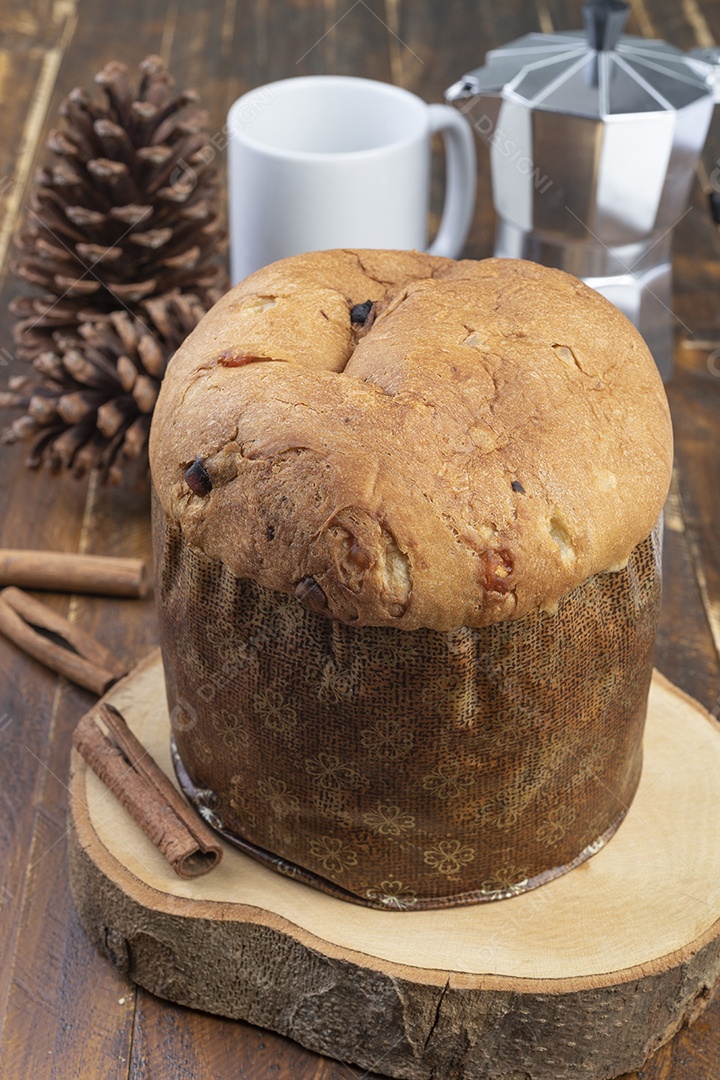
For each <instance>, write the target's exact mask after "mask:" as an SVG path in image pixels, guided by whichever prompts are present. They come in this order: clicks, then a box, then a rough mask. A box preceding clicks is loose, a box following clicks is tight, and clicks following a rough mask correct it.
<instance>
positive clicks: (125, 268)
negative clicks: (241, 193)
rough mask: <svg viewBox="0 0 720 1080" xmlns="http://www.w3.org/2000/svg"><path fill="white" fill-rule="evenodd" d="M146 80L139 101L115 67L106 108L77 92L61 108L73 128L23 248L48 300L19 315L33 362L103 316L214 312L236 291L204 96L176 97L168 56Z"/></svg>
mask: <svg viewBox="0 0 720 1080" xmlns="http://www.w3.org/2000/svg"><path fill="white" fill-rule="evenodd" d="M140 73H141V74H140V82H139V85H138V87H137V89H136V90H135V89H133V87H132V86H131V84H130V80H129V78H128V70H127V68H126V67H125V65H123V64H120V63H115V62H113V63H109V64H106V65H105V67H104V68H103V69H102V71H100V72H99V73H98V75H96V77H95V82H96V83H97V85H98V86H100V87H101V88H102V90H103V92H104V95H105V99H106V100H105V102H103V103H102V104H99V103H98V102H96V101H95V100H93V98H92V97H91V96H90V95H89V94H88V93H87V92H86V91H85V90H83V89H80V88H78V89H75V90H73V91H72V92H71V94H70V95H69V97H68V98H67V99H66V100H65V102H64V103H63V105H62V106H61V109H60V113H61V116H62V117H63V119H64V121H65V123H64V127H63V129H62V130H58V131H53V132H52V133H51V134H50V137H49V139H48V143H47V145H48V148H49V149H50V150H51V151H52V153H53V154H54V155H55V161H54V163H53V164H49V165H47V166H45V167H44V168H41V169H40V170H39V171H38V173H37V174H36V177H35V189H34V192H33V195H32V198H31V201H30V215H29V218H28V222H27V227H26V228H25V230H24V231H23V232H21V233H20V235H19V236H18V238H17V240H16V246H17V248H18V250H19V252H20V256H19V258H18V260H17V262H16V263H15V264H14V266H13V270H14V272H15V273H16V274H17V276H18V277H20V278H22V279H23V280H25V281H27V282H29V283H30V284H31V285H33V286H35V287H36V288H37V289H39V290H41V295H28V296H21V297H20V298H18V299H17V300H16V301H14V303H13V304H12V305H11V310H12V312H13V314H14V315H15V316H16V317H17V318H18V320H19V321H18V323H17V324H16V326H15V341H16V344H17V346H18V348H17V353H18V356H20V357H21V358H22V359H25V360H33V359H34V358H35V357H36V356H38V355H39V354H40V353H42V352H44V351H47V350H48V349H49V350H52V351H56V342H55V339H54V335H55V334H56V333H57V332H60V334H65V335H66V334H68V333H73V332H75V331H76V329H77V326H78V325H79V324H80V323H81V322H84V321H86V320H87V319H89V318H92V316H93V314H96V313H98V312H99V313H102V314H107V313H109V312H111V311H114V310H118V309H121V308H125V309H127V310H130V311H137V310H138V306H139V305H140V304H141V303H142V301H143V300H146V299H148V298H151V297H157V296H162V295H165V294H167V293H169V292H171V291H173V290H179V291H180V292H186V293H193V294H194V295H196V296H197V297H198V298H199V300H200V302H201V303H202V304H204V305H205V306H206V307H210V306H211V305H212V303H214V301H215V300H216V299H217V297H218V296H219V295H220V294H221V292H222V291H223V290H224V288H225V286H226V280H225V271H224V267H223V266H222V265H221V264H220V263H219V262H218V256H219V255H221V254H222V253H224V250H225V236H224V233H223V231H222V229H221V227H220V223H219V221H218V218H217V216H216V211H215V208H216V206H217V205H218V188H219V179H218V174H217V170H216V169H214V168H212V167H211V166H210V164H209V162H210V161H212V159H213V158H214V157H215V150H214V147H213V146H212V144H211V142H210V139H209V136H208V132H207V130H206V123H207V117H206V114H205V113H204V112H202V111H201V110H200V109H198V108H197V105H196V102H197V95H196V93H195V91H193V90H186V91H183V92H182V93H180V94H178V95H176V96H173V92H172V88H173V80H172V78H171V77H170V75H169V74H168V72H167V71H166V70H165V67H164V64H163V61H162V60H161V59H160V58H159V57H157V56H149V57H147V58H146V59H145V60H144V61H143V62H142V64H141V65H140Z"/></svg>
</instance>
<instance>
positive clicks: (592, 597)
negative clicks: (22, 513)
mask: <svg viewBox="0 0 720 1080" xmlns="http://www.w3.org/2000/svg"><path fill="white" fill-rule="evenodd" d="M154 528H155V552H156V568H157V591H158V611H159V617H160V628H161V641H162V649H163V658H164V664H165V675H166V681H167V693H168V701H169V706H170V711H171V720H172V726H173V732H174V740H175V755H174V756H175V762H176V767H177V770H178V775H179V777H180V780H181V783H182V784H183V787H184V788H185V790H186V792H187V794H189V795H190V796H191V797H192V798H194V799H195V800H196V801H197V802H198V804H199V805H200V806H201V808H202V810H203V813H204V816H205V817H206V818H207V819H208V820H210V821H211V823H212V824H214V825H215V827H216V828H218V829H219V830H220V831H221V832H222V833H223V834H224V835H225V836H227V837H228V838H229V839H232V840H233V841H234V842H235V843H237V844H239V846H240V847H242V848H243V850H245V851H247V852H249V853H250V854H252V855H253V856H254V857H255V858H258V859H260V860H262V861H264V862H266V863H267V864H268V865H271V866H273V867H274V868H275V869H276V870H278V871H280V872H282V873H285V874H289V875H291V876H293V877H295V878H298V879H300V880H303V881H305V882H307V883H309V884H312V885H314V886H316V887H317V888H320V889H323V890H325V891H326V892H330V893H332V894H334V895H336V896H342V897H344V898H345V899H348V900H353V901H355V902H357V903H361V904H366V905H370V906H373V907H378V908H390V909H414V910H417V909H420V908H431V907H443V906H450V905H460V904H467V903H476V902H479V901H484V900H496V899H502V898H505V897H508V896H512V895H514V894H516V893H519V892H523V891H525V890H526V889H529V888H532V887H534V886H536V885H539V884H541V883H542V882H544V881H547V880H549V879H550V878H551V877H555V876H557V875H558V874H560V873H562V872H564V871H565V870H568V869H570V868H571V867H572V866H575V865H577V864H578V863H579V862H581V861H582V860H583V859H585V858H587V857H588V856H590V855H592V854H594V852H596V851H598V850H599V849H600V848H601V847H602V846H603V844H604V843H605V841H606V840H607V839H608V838H609V837H610V836H612V834H613V832H614V831H615V829H616V828H617V826H618V824H619V823H620V822H621V821H622V818H623V817H624V815H625V814H626V812H627V809H628V807H629V805H630V802H631V800H632V798H633V795H634V793H635V790H636V787H637V784H638V781H639V778H640V769H641V762H642V735H643V727H644V722H645V711H646V705H647V695H648V689H649V685H650V678H651V672H652V649H653V642H654V637H655V630H656V624H657V618H658V612H659V601H660V567H659V552H658V544H657V535H656V534H655V533H654V534H653V535H652V536H650V537H648V538H647V539H646V540H645V541H644V542H643V543H642V544H640V545H639V546H638V547H637V548H635V550H634V551H633V552H632V554H631V556H630V560H629V562H628V565H627V567H626V568H625V569H623V570H620V571H617V572H613V573H607V574H599V575H596V576H595V577H593V578H591V579H590V580H588V581H586V582H585V583H584V584H582V585H580V586H578V587H577V588H576V589H575V590H574V591H573V592H572V593H570V594H569V595H568V596H566V597H564V598H563V599H562V600H561V601H560V604H559V606H558V609H557V611H556V613H554V614H547V613H541V612H537V613H535V614H533V615H531V616H529V617H527V618H525V619H522V620H518V621H516V622H503V623H498V624H495V625H492V626H489V627H486V628H482V629H467V628H461V629H458V630H456V631H452V632H450V633H440V632H438V631H435V630H417V631H413V632H404V631H401V630H395V629H391V628H386V627H377V628H373V627H365V628H353V627H350V626H346V625H344V624H341V623H337V622H333V621H331V620H329V619H327V618H324V617H323V616H320V615H316V614H314V613H312V612H310V611H308V610H306V609H305V608H304V607H303V605H302V604H301V603H300V602H299V601H298V600H296V599H295V598H294V597H291V596H286V595H284V594H280V593H275V592H271V591H269V590H267V589H265V588H263V587H261V586H259V585H257V584H256V583H254V582H252V581H248V580H242V579H238V578H237V577H235V576H234V575H232V574H231V573H230V572H229V571H228V569H227V567H225V566H223V565H222V564H219V563H213V562H210V561H209V560H208V559H207V558H206V557H205V556H204V555H202V554H199V553H197V552H195V551H193V550H192V549H191V548H190V547H189V546H188V545H187V544H186V543H185V541H184V539H183V536H182V534H181V532H180V530H179V529H178V528H177V526H174V525H170V524H168V523H167V522H166V519H165V514H164V512H163V510H162V508H161V507H160V506H159V504H158V502H157V500H155V506H154Z"/></svg>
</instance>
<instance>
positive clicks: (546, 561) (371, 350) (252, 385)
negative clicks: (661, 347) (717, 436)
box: [150, 250, 672, 630]
mask: <svg viewBox="0 0 720 1080" xmlns="http://www.w3.org/2000/svg"><path fill="white" fill-rule="evenodd" d="M368 301H370V302H372V303H371V304H370V303H368ZM150 460H151V468H152V476H153V483H154V485H155V488H156V491H157V494H158V496H159V498H160V501H161V503H162V505H163V507H164V509H165V512H166V514H167V515H168V517H169V519H170V520H171V521H173V522H177V523H178V524H179V525H180V527H181V528H182V531H183V533H184V535H185V537H186V539H187V541H188V542H189V543H190V545H191V546H192V547H194V548H196V549H198V550H200V551H203V552H204V553H205V554H206V555H207V556H209V557H210V558H211V559H214V560H220V561H222V562H223V563H225V564H226V565H227V567H228V568H229V569H230V570H231V571H232V572H233V573H234V574H235V575H237V576H239V577H243V578H251V579H252V580H254V581H257V582H259V583H260V584H261V585H264V586H266V587H267V588H271V589H276V590H280V591H283V592H288V593H294V594H295V595H296V596H297V597H298V598H299V599H301V600H302V601H303V602H304V603H305V604H306V605H307V606H309V607H310V608H312V609H313V610H314V611H317V612H321V613H323V614H326V615H327V616H329V617H331V618H333V619H338V620H340V621H342V622H344V623H349V624H356V625H358V626H367V625H371V626H396V627H399V628H401V629H407V630H413V629H416V628H418V627H423V626H424V627H432V628H435V629H437V630H447V629H449V628H452V627H456V626H462V625H464V626H483V625H487V624H489V623H494V622H499V621H501V620H504V619H516V618H520V617H522V616H523V615H526V614H527V613H528V612H530V611H533V610H535V609H537V608H544V609H552V607H553V606H554V605H555V604H556V603H557V601H558V600H559V599H560V597H562V596H563V595H564V594H566V593H568V592H570V591H571V590H572V589H573V588H575V586H577V585H578V584H580V583H581V582H583V581H585V580H586V579H587V578H589V577H591V576H592V575H594V574H596V573H600V572H604V571H610V570H614V569H618V568H619V567H621V566H622V565H624V563H625V562H626V560H627V558H628V555H629V554H630V552H631V551H632V550H633V548H634V547H635V546H636V545H637V544H638V543H640V542H641V541H642V540H643V539H644V538H645V537H646V536H647V535H648V533H649V532H650V531H651V529H652V527H653V525H654V524H655V522H656V520H657V518H658V516H659V514H660V511H661V509H662V505H663V503H664V500H665V496H666V494H667V489H668V484H669V479H670V470H671V464H672V434H671V426H670V416H669V411H668V406H667V401H666V398H665V392H664V390H663V386H662V383H661V380H660V377H659V375H658V372H657V369H656V367H655V364H654V362H653V359H652V356H651V355H650V352H649V351H648V348H647V346H646V345H645V343H644V341H643V339H642V338H641V336H640V334H639V333H638V332H637V330H636V329H635V328H634V327H633V326H632V325H631V323H630V322H629V321H628V320H627V319H626V318H625V316H624V315H622V314H621V313H620V312H619V311H618V310H617V309H616V308H615V307H614V306H613V305H612V304H611V303H609V302H608V301H607V300H605V299H604V298H603V297H601V296H600V295H599V294H598V293H597V292H595V291H594V290H593V289H590V288H588V287H587V286H586V285H584V284H582V282H580V281H578V280H577V279H575V278H573V277H570V276H569V275H568V274H565V273H563V272H562V271H559V270H550V269H547V268H545V267H541V266H537V265H535V264H533V263H529V262H522V261H519V260H511V259H486V260H484V261H482V262H474V261H463V262H454V261H453V260H450V259H442V258H437V257H433V256H430V255H426V254H421V253H418V252H399V251H345V250H338V251H326V252H317V253H312V254H308V255H298V256H295V257H294V258H291V259H285V260H283V261H281V262H277V263H273V264H272V265H270V266H267V267H265V268H264V269H262V270H259V271H257V272H256V273H255V274H253V275H252V276H251V277H249V278H247V279H246V280H245V281H243V282H242V283H241V284H240V285H238V286H237V287H236V288H234V289H231V290H230V292H228V293H227V294H226V295H225V296H224V297H223V298H222V299H221V300H220V301H219V302H218V303H217V304H216V305H215V306H214V307H213V309H212V310H211V311H210V312H209V313H208V314H207V315H206V316H205V317H204V318H203V320H202V321H201V323H200V324H199V326H198V327H197V328H196V329H195V330H194V331H193V332H192V333H191V334H190V336H189V337H188V338H187V340H186V341H185V343H184V345H183V346H182V347H181V348H180V349H179V350H178V352H177V353H176V355H175V357H174V358H173V360H172V363H171V364H170V367H169V369H168V373H167V375H166V377H165V381H164V383H163V386H162V390H161V393H160V397H159V399H158V403H157V406H156V409H155V415H154V419H153V425H152V432H151V439H150Z"/></svg>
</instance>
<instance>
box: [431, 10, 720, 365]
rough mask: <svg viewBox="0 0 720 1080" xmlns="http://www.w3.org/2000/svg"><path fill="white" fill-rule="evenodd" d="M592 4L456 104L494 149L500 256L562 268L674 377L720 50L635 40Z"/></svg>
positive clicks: (490, 69) (501, 63)
mask: <svg viewBox="0 0 720 1080" xmlns="http://www.w3.org/2000/svg"><path fill="white" fill-rule="evenodd" d="M629 10H630V8H629V5H628V4H626V3H623V2H620V0H591V2H588V3H585V4H584V6H583V16H584V21H585V30H584V32H583V31H582V30H570V31H567V32H563V33H553V34H540V33H535V34H527V35H525V36H524V37H521V38H518V39H517V40H516V41H512V42H510V43H509V44H508V45H504V46H503V47H502V48H499V49H493V50H492V51H491V52H489V53H488V54H487V56H486V59H485V64H484V65H483V66H482V67H479V68H476V69H475V70H473V71H470V72H468V73H467V74H466V75H464V76H463V77H462V79H460V80H459V81H458V82H456V83H455V84H454V85H453V86H451V87H450V88H449V89H448V90H447V92H446V98H447V100H448V101H451V102H455V103H456V104H457V106H458V107H459V108H460V109H461V111H462V112H464V113H465V115H466V116H467V118H468V120H469V121H470V122H471V123H472V124H473V126H474V127H475V130H476V131H477V132H478V134H479V135H480V137H481V138H482V139H483V140H484V141H486V142H487V143H488V144H489V147H490V161H491V169H492V186H493V201H494V205H495V210H496V212H497V233H496V239H495V252H494V253H495V255H497V256H507V257H514V258H524V259H532V260H534V261H536V262H540V263H544V264H546V265H548V266H557V267H561V268H562V269H563V270H567V271H569V272H570V273H572V274H575V275H576V276H577V277H580V278H582V279H583V280H584V281H585V282H587V283H588V284H589V285H592V286H593V287H594V288H596V289H598V290H599V291H600V292H602V293H604V295H605V296H607V298H608V299H609V300H611V301H612V302H613V303H614V304H616V305H617V306H618V307H619V308H620V309H621V310H622V311H624V312H625V314H626V315H627V316H628V317H629V318H630V319H631V320H632V321H633V322H634V323H635V325H636V326H637V327H638V329H639V330H640V332H641V333H642V334H643V336H644V337H645V339H646V341H647V343H648V345H649V347H650V349H651V350H652V352H653V355H654V357H655V360H656V362H657V365H658V368H659V369H660V372H661V374H662V376H663V378H667V377H668V376H669V374H670V372H671V369H672V329H673V315H672V296H671V266H670V249H671V239H672V230H673V228H674V226H675V225H676V224H677V223H678V222H679V221H680V220H681V218H682V217H683V216H684V214H685V213H686V212H687V211H686V203H687V197H688V191H689V188H690V183H691V181H692V175H693V168H694V165H695V162H696V160H697V157H698V155H699V153H700V151H701V149H702V147H703V144H704V142H705V138H706V135H707V130H708V126H709V124H710V119H711V116H712V111H713V107H714V104H715V101H716V100H720V79H719V77H718V73H719V72H720V63H719V62H720V50H718V49H704V50H703V49H696V50H694V51H693V52H691V53H688V54H685V53H683V52H681V51H680V50H679V49H677V48H675V47H674V46H672V45H668V44H667V43H666V42H664V41H654V40H647V39H645V38H640V37H633V36H629V35H624V34H623V33H622V30H623V28H624V25H625V22H626V20H627V16H628V13H629Z"/></svg>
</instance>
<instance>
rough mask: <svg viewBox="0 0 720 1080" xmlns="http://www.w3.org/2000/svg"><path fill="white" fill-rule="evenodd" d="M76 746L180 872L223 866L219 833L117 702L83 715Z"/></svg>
mask: <svg viewBox="0 0 720 1080" xmlns="http://www.w3.org/2000/svg"><path fill="white" fill-rule="evenodd" d="M100 725H102V727H101V726H100ZM103 728H104V729H106V730H103ZM73 746H74V747H75V749H76V750H77V751H78V752H79V753H80V754H81V755H82V757H83V758H84V759H85V761H86V762H87V763H88V765H89V766H90V768H91V769H92V770H93V772H95V773H97V775H98V776H99V777H100V779H101V780H102V781H103V783H105V784H106V785H107V786H108V787H109V788H110V790H111V791H112V792H113V794H114V795H115V796H116V798H117V799H118V801H119V802H120V803H121V805H122V806H124V807H125V809H126V810H127V811H128V813H129V814H130V816H131V817H132V819H133V820H134V821H135V822H137V824H138V825H139V826H140V828H141V829H142V830H143V832H144V833H145V835H146V836H147V837H149V839H150V840H151V841H152V842H153V844H154V845H155V847H156V848H157V849H158V851H160V853H161V854H162V855H163V856H164V857H165V858H166V859H167V861H168V862H169V863H170V865H171V866H172V868H173V870H174V871H175V873H176V874H177V875H178V876H179V877H181V878H195V877H199V876H200V875H201V874H206V873H208V871H209V870H212V869H213V867H215V866H217V865H218V863H219V862H220V860H221V858H222V849H221V847H220V844H219V842H218V840H217V838H216V837H215V835H214V833H213V832H212V831H211V830H210V828H209V827H208V826H207V825H206V824H205V822H204V821H203V820H202V818H201V817H200V816H199V815H198V814H197V813H196V812H195V811H194V810H193V809H192V807H191V806H190V805H189V804H188V803H187V802H185V799H184V798H183V797H182V795H181V794H180V792H179V791H178V790H177V788H175V787H174V786H173V784H172V783H171V782H170V780H169V779H168V777H167V776H166V775H165V773H164V772H163V771H162V769H160V768H159V766H158V765H157V764H156V763H155V761H154V760H153V758H152V757H151V756H150V754H149V753H148V751H147V750H146V749H145V747H144V746H143V745H142V743H141V742H140V741H139V739H138V738H137V737H136V736H135V735H134V734H133V732H132V731H131V730H130V728H129V727H128V726H127V723H126V722H125V719H124V717H123V716H122V715H121V713H119V712H118V710H117V709H116V708H115V707H114V706H113V705H110V704H109V703H108V702H100V703H99V704H98V705H97V706H96V708H95V709H93V710H91V711H90V712H89V713H86V714H85V716H83V717H82V719H81V720H80V721H79V723H78V725H77V727H76V729H75V734H74V736H73Z"/></svg>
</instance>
